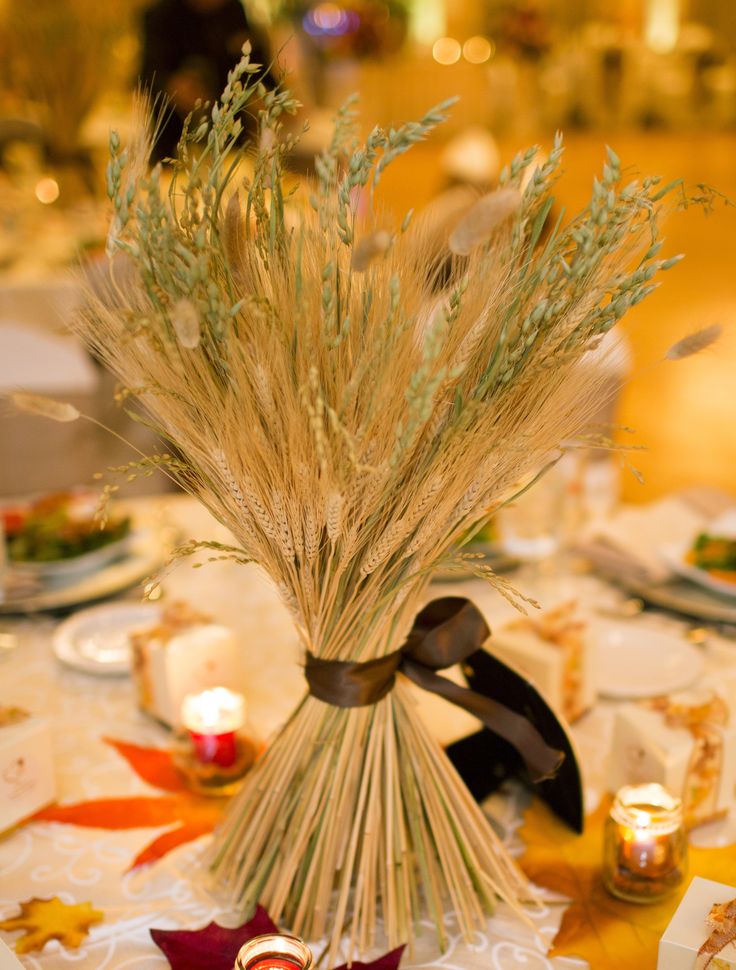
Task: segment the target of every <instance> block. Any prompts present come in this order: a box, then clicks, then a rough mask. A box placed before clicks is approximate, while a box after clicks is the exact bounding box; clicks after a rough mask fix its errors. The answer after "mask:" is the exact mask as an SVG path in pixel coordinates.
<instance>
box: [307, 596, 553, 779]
mask: <svg viewBox="0 0 736 970" xmlns="http://www.w3.org/2000/svg"><path fill="white" fill-rule="evenodd" d="M489 634H490V630H489V628H488V624H487V623H486V621H485V620H484V619H483V616H482V614H481V613H480V611H479V610H478V609H477V607H475V606H474V605H473V604H472V603H471V602H470V601H469V600H467V599H464V598H463V597H459V596H445V597H442V598H441V599H436V600H433V601H432V602H431V603H429V604H428V605H427V606H425V608H424V609H423V610H422V611H421V612H420V613H419V614H418V615H417V617H416V619H415V620H414V625H413V627H412V629H411V631H410V632H409V635H408V637H407V638H406V642H405V643H404V644H403V646H401V647H400V648H399V649H398V650H396V651H394V652H393V653H390V654H387V655H386V656H385V657H378V658H376V659H375V660H367V661H365V662H364V663H358V662H354V661H350V660H324V659H322V658H321V657H316V656H315V655H314V654H312V653H307V663H306V668H305V676H306V678H307V684H308V685H309V692H310V694H312V695H313V696H314V697H316V698H318V699H319V700H321V701H324V702H325V703H327V704H332V705H334V706H336V707H365V706H368V705H369V704H376V703H377V702H378V701H380V700H381V699H382V698H384V697H385V696H386V695H387V694H388V693H390V691H391V690H392V689H393V686H394V683H395V682H396V674H397V673H402V674H404V675H405V676H406V677H408V678H409V680H411V681H413V682H414V683H415V684H417V685H418V686H419V687H421V688H422V689H423V690H428V691H430V692H431V693H433V694H439V695H440V696H441V697H444V698H445V700H448V701H450V703H452V704H456V705H457V706H458V707H461V708H463V709H464V710H466V711H468V712H469V713H470V714H472V715H473V716H474V717H476V718H478V720H479V721H481V722H482V723H483V724H484V725H485V726H486V727H487V728H489V729H490V730H491V731H494V732H495V733H496V734H498V735H500V736H501V737H502V738H504V739H505V740H506V741H508V742H509V743H510V744H512V745H513V746H514V747H515V748H516V750H517V751H518V752H519V754H520V755H521V756H522V758H523V759H524V763H525V764H526V767H527V769H528V770H529V773H530V774H531V776H532V778H533V779H534V780H535V781H542V780H544V779H545V778H551V777H552V776H553V775H554V774H555V772H556V771H557V769H558V768H559V766H560V764H561V762H562V758H563V754H562V752H561V751H557V750H556V749H555V748H551V747H550V746H549V745H548V744H546V742H545V741H544V739H543V738H542V736H541V734H540V733H539V731H537V729H536V728H535V727H534V725H533V724H531V722H530V721H529V720H528V719H527V718H526V717H524V716H523V715H521V714H517V713H516V712H515V711H512V710H510V709H509V708H508V707H505V706H504V705H503V704H499V703H498V701H494V700H491V698H490V697H485V696H484V695H483V694H479V693H477V692H476V691H474V690H471V689H470V688H469V687H461V686H460V685H459V684H456V683H454V682H453V681H451V680H448V679H447V678H446V677H440V675H439V674H438V673H437V671H438V670H444V669H445V668H447V667H452V666H453V665H454V664H457V663H462V662H463V661H464V660H466V659H467V658H468V657H470V656H471V654H473V653H475V652H476V651H477V650H479V649H480V647H481V645H482V644H483V643H484V641H485V640H486V639H487V638H488V635H489Z"/></svg>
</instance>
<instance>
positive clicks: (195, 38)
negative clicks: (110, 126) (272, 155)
mask: <svg viewBox="0 0 736 970" xmlns="http://www.w3.org/2000/svg"><path fill="white" fill-rule="evenodd" d="M246 40H250V42H251V45H252V53H251V60H252V61H253V63H255V64H262V65H264V69H265V68H266V67H268V64H269V60H270V55H269V51H268V43H267V40H266V38H265V37H264V36H263V35H262V34H261V33H260V32H259V31H258V30H256V29H255V28H254V27H253V26H252V25H250V24H249V23H248V19H247V17H246V14H245V10H244V9H243V4H242V3H241V0H156V2H155V3H153V4H152V5H151V6H150V7H148V9H147V10H146V11H145V13H144V15H143V51H142V61H141V71H140V78H141V81H142V83H143V85H144V86H145V88H146V89H147V90H149V91H150V93H151V95H152V96H153V97H154V98H162V97H163V98H165V99H166V100H167V102H168V104H169V106H170V110H169V111H167V112H166V113H165V115H164V118H163V119H162V123H161V126H160V131H159V135H158V138H157V140H156V144H155V145H154V148H153V153H152V157H151V161H152V162H156V161H160V160H161V159H164V158H171V157H173V156H174V155H175V154H176V145H177V142H178V140H179V137H180V135H181V131H182V123H183V121H184V119H185V118H186V117H187V115H188V114H189V113H190V112H191V111H193V110H194V108H195V105H196V103H197V101H202V102H205V101H213V100H215V99H216V98H217V97H219V95H220V94H221V92H222V90H223V88H224V87H225V85H226V83H227V75H228V71H230V70H231V69H232V68H233V67H234V66H235V64H236V63H237V62H238V60H239V58H240V53H241V48H242V46H243V44H244V43H245V41H246ZM263 81H264V84H266V86H267V87H272V86H273V82H272V81H271V80H270V79H269V77H268V76H267V75H266V76H264V77H263ZM243 125H244V127H245V129H246V130H247V129H248V127H249V125H248V118H243ZM251 127H252V125H251Z"/></svg>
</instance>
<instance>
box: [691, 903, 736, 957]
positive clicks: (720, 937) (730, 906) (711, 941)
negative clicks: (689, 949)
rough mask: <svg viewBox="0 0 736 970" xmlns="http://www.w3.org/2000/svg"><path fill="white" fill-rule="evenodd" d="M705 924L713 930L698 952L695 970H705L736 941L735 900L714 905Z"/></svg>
mask: <svg viewBox="0 0 736 970" xmlns="http://www.w3.org/2000/svg"><path fill="white" fill-rule="evenodd" d="M705 922H706V923H707V925H708V926H710V927H712V928H713V930H712V932H711V934H710V936H709V937H708V939H707V940H706V941H705V943H704V944H703V945H702V946H701V948H700V949H699V950H698V957H697V960H696V961H695V970H707V967H709V966H710V964H711V961H712V959H713V957H715V956H718V954H719V953H720V952H721V950H723V949H725V947H727V946H728V944H729V943H733V942H734V940H736V899H732V900H731V902H730V903H716V904H715V905H714V906H713V907H712V909H711V911H710V913H708V917H707V919H706V921H705Z"/></svg>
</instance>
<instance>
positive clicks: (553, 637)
mask: <svg viewBox="0 0 736 970" xmlns="http://www.w3.org/2000/svg"><path fill="white" fill-rule="evenodd" d="M486 646H487V649H488V650H489V652H490V653H492V654H494V655H495V656H496V657H498V658H499V660H503V661H505V662H507V663H510V664H511V665H512V666H513V667H516V668H517V669H518V670H519V671H520V672H521V673H523V674H525V675H526V676H527V677H529V679H530V680H531V681H532V682H533V684H534V686H535V687H536V688H537V689H538V690H539V692H540V693H541V694H542V695H543V696H544V698H545V700H546V701H547V702H548V703H549V705H550V706H551V707H552V708H553V709H554V710H555V711H557V712H558V713H560V714H562V715H563V717H564V718H565V719H566V720H567V721H569V722H572V721H575V720H577V718H579V717H580V716H581V715H582V714H584V713H585V712H586V711H587V710H589V709H590V708H591V707H592V706H593V704H594V703H595V698H596V690H595V682H594V679H593V664H592V651H591V642H590V635H589V630H588V624H587V622H586V621H585V619H584V618H583V617H582V616H580V615H579V614H578V613H577V611H576V604H575V603H574V602H570V603H563V604H562V605H560V606H557V607H555V608H554V609H552V610H549V611H548V612H545V613H542V614H541V615H539V616H529V617H523V618H521V619H518V620H514V621H513V622H511V623H508V624H506V626H504V627H501V628H500V629H499V630H498V631H497V632H496V633H494V634H493V635H492V636H491V638H490V640H489V641H488V644H487V645H486Z"/></svg>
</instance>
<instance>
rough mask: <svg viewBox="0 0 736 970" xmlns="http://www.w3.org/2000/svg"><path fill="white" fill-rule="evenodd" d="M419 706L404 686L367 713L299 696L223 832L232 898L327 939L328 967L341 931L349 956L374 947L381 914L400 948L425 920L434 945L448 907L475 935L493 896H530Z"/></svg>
mask: <svg viewBox="0 0 736 970" xmlns="http://www.w3.org/2000/svg"><path fill="white" fill-rule="evenodd" d="M413 708H414V702H413V699H412V698H411V697H410V696H407V690H406V687H405V686H403V685H398V686H397V688H396V689H395V690H394V691H393V692H392V694H391V695H390V696H389V697H387V698H385V699H384V700H382V701H379V702H378V703H377V704H375V705H373V706H371V707H366V708H358V709H350V710H345V709H342V708H336V707H328V706H327V705H325V704H323V703H322V702H321V701H318V700H315V699H314V698H311V697H308V698H306V699H305V701H304V702H303V703H302V704H301V705H300V707H299V708H298V709H297V711H296V712H295V713H294V715H293V716H292V718H291V719H290V721H289V723H288V725H287V726H286V727H285V729H284V730H283V731H282V733H281V734H280V735H279V737H278V738H277V739H276V741H275V742H274V744H273V745H272V746H271V747H270V748H269V750H268V751H267V753H266V755H265V756H264V758H263V759H262V760H261V762H260V763H259V764H258V765H257V767H256V769H255V771H254V772H253V773H252V774H251V775H250V776H249V777H248V779H247V781H246V786H245V788H244V790H243V792H242V793H241V794H240V795H239V797H238V799H237V802H236V804H235V805H234V806H233V810H232V812H231V813H230V816H229V819H228V821H226V823H225V824H224V826H223V827H222V828H221V829H220V831H219V833H218V835H217V839H216V849H215V853H216V854H215V856H214V859H213V863H212V865H213V868H214V871H215V874H216V876H217V878H218V881H219V882H220V883H222V884H223V885H225V886H226V887H227V889H228V890H229V893H230V895H231V898H232V899H233V900H234V901H236V902H237V903H238V904H239V905H241V906H242V907H243V908H244V909H246V910H249V909H251V908H252V907H253V906H254V905H255V904H256V903H257V902H261V903H262V904H263V905H264V906H266V908H267V909H268V911H269V913H271V915H272V916H273V918H274V919H276V920H281V921H282V922H283V923H284V924H285V925H287V926H289V927H290V928H291V929H292V930H293V931H294V932H296V933H297V934H300V935H302V936H304V937H305V938H307V939H313V940H319V939H323V938H325V937H326V936H329V937H331V944H332V945H331V950H330V954H329V958H328V965H330V966H333V965H336V963H337V962H341V961H339V960H338V948H339V945H340V937H341V935H342V933H341V932H337V933H336V932H335V929H336V928H337V929H338V930H341V931H344V933H345V935H346V937H347V939H348V940H349V947H348V948H349V952H350V954H352V955H353V957H355V956H356V955H357V954H359V953H365V952H366V951H367V950H368V949H369V948H370V947H371V946H374V945H375V941H376V925H377V921H378V918H379V917H382V919H383V928H384V932H385V935H386V937H387V938H388V941H389V945H391V946H395V945H398V944H400V943H404V942H406V941H407V940H411V939H412V937H413V934H414V931H415V925H416V924H418V922H419V919H420V917H422V916H423V915H424V914H426V913H427V912H428V913H429V914H430V915H431V916H432V918H433V919H434V921H435V923H436V926H437V928H438V934H439V942H440V945H441V946H442V945H444V942H445V941H444V937H443V931H442V926H443V921H444V914H445V911H446V910H447V909H448V908H451V909H452V910H453V911H454V912H455V913H456V915H457V917H458V920H459V924H460V927H461V929H462V931H463V932H464V933H465V935H466V936H468V937H469V936H470V935H471V934H472V932H473V931H474V930H476V929H480V928H481V927H482V926H483V925H484V924H485V920H486V916H487V913H488V912H490V911H492V910H493V906H494V902H495V900H496V899H497V898H499V897H500V898H502V899H505V900H506V901H508V902H509V903H510V904H511V905H512V906H514V907H515V908H517V909H518V908H519V900H521V899H524V898H528V896H529V893H528V887H527V884H526V881H525V878H524V876H523V875H522V874H521V873H520V871H519V870H518V869H517V868H516V866H515V865H514V863H513V862H512V861H511V860H510V859H509V858H508V856H507V855H506V853H505V851H504V850H503V848H502V846H501V845H500V843H499V841H498V838H497V837H496V835H495V834H494V832H493V829H492V828H491V826H490V824H489V822H488V820H487V818H486V817H485V815H484V814H483V812H482V811H481V809H480V808H479V806H478V805H477V803H476V802H475V801H474V800H473V798H472V796H471V795H470V794H469V792H468V790H467V788H466V787H465V785H464V783H463V782H462V780H461V779H460V778H459V776H458V775H457V774H456V773H455V770H454V768H453V767H452V766H451V764H450V762H449V760H448V759H447V757H446V755H445V753H444V751H443V750H442V749H441V748H440V746H439V745H438V743H437V742H436V741H435V740H434V739H433V738H432V736H431V735H430V734H429V732H428V730H427V728H426V727H425V726H424V725H423V723H422V721H421V720H420V719H418V718H417V717H416V714H415V712H414V709H413ZM327 820H329V821H327ZM325 823H327V824H325Z"/></svg>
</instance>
